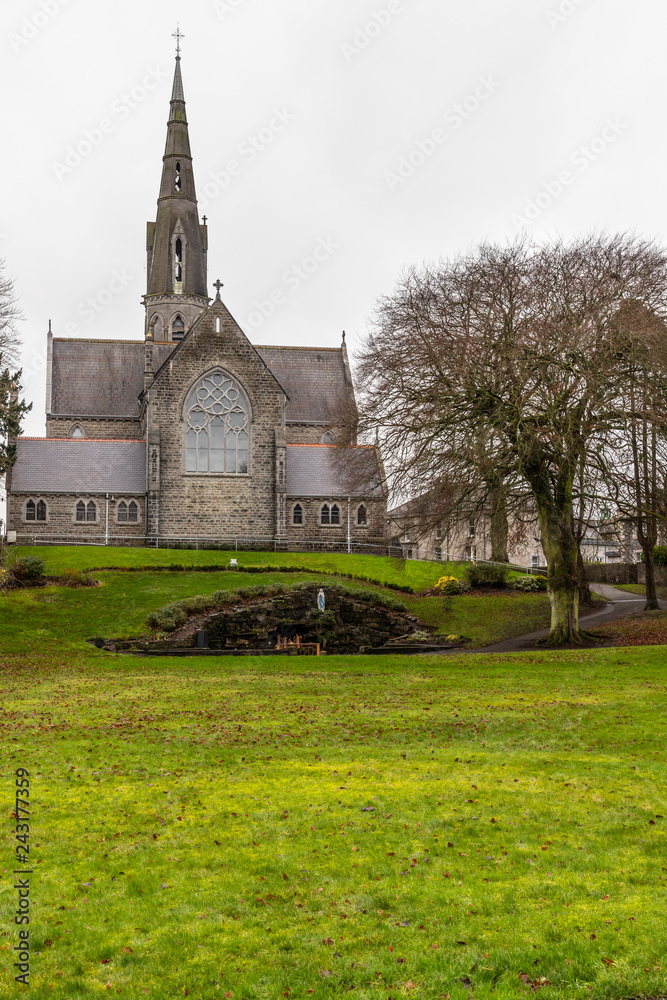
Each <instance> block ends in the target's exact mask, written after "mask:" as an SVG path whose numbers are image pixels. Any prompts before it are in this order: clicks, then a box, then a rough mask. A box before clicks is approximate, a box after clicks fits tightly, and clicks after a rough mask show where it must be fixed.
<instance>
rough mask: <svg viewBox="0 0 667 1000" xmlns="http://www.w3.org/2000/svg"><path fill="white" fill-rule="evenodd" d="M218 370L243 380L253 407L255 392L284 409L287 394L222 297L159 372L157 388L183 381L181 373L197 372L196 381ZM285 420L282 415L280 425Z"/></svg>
mask: <svg viewBox="0 0 667 1000" xmlns="http://www.w3.org/2000/svg"><path fill="white" fill-rule="evenodd" d="M216 367H220V368H222V369H224V370H226V371H228V373H229V374H230V375H232V376H234V377H235V378H237V379H238V380H239V382H240V383H241V384H242V385H243V386H244V388H245V390H246V391H247V392H248V394H249V396H250V402H251V404H252V405H253V406H254V405H255V401H254V399H253V397H254V395H255V393H259V396H260V397H261V398H262V400H263V402H264V404H266V402H267V401H268V396H273V397H275V398H276V400H278V399H279V400H280V405H281V407H282V406H284V402H285V400H286V398H287V393H286V392H285V390H284V389H283V387H282V386H281V384H280V383H279V382H278V380H277V378H276V376H275V375H274V374H273V372H272V371H271V369H270V368H269V367H268V365H267V364H266V362H265V361H264V359H263V358H262V357H261V355H260V354H259V353H258V351H257V350H256V349H255V348H254V347H253V345H252V344H251V343H250V341H249V340H248V338H247V337H246V335H245V334H244V333H243V331H242V330H241V327H240V326H239V325H238V323H237V322H236V320H235V319H234V317H233V316H232V314H231V313H230V312H229V310H228V309H227V308H226V306H225V305H224V303H223V302H222V301H221V300H220V299H219V298H218V299H216V300H215V302H214V303H213V304H212V305H211V306H210V307H209V308H208V309H207V310H206V312H204V313H203V314H202V315H201V316H200V317H199V319H198V320H197V321H196V323H195V324H194V325H193V327H192V329H191V330H190V331H189V332H188V334H187V335H186V336H185V338H184V339H183V340H182V341H181V343H180V344H179V345H178V346H177V347H176V349H175V350H174V351H173V352H172V353H171V354H170V356H169V357H168V358H167V359H166V360H165V361H164V362H163V364H162V366H161V368H159V369H158V370H157V371H156V373H155V376H154V380H153V385H154V386H155V387H159V386H160V384H161V383H162V381H163V380H164V378H165V377H168V379H169V381H170V383H172V384H173V380H174V379H176V380H177V382H180V381H181V378H180V374H179V373H182V375H183V376H185V377H187V373H193V378H194V377H196V376H197V375H203V374H205V373H206V372H207V370H209V369H210V370H212V369H214V368H216ZM165 373H168V375H166V374H165ZM246 381H247V383H248V384H247V385H246V384H245V383H246ZM267 394H268V396H267ZM258 399H259V397H258ZM283 420H284V416H283V413H282V412H281V414H280V416H279V423H282V422H283Z"/></svg>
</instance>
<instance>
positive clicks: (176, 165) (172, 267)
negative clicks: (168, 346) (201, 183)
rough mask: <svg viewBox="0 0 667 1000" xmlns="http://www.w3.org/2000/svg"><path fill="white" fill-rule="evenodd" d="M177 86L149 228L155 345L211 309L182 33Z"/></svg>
mask: <svg viewBox="0 0 667 1000" xmlns="http://www.w3.org/2000/svg"><path fill="white" fill-rule="evenodd" d="M176 37H177V39H178V48H177V54H176V69H175V72H174V86H173V89H172V95H171V105H170V114H169V122H168V124H167V144H166V148H165V153H164V157H163V166H162V183H161V186H160V197H159V198H158V210H157V219H156V221H155V222H149V223H148V233H147V241H146V247H147V251H148V285H147V290H146V297H145V300H144V301H145V305H146V330H148V329H149V327H150V325H151V323H152V324H153V327H154V335H155V340H157V341H168V340H182V339H183V336H184V335H185V333H186V332H187V331H188V329H189V328H190V327H191V326H192V324H193V323H194V321H195V320H196V319H197V317H198V316H199V315H200V314H201V312H202V311H203V310H204V309H205V308H206V307H207V306H208V304H209V301H210V300H209V297H208V289H207V266H206V254H207V249H208V236H207V230H206V226H205V225H202V224H200V222H199V213H198V210H197V194H196V190H195V178H194V171H193V169H192V153H191V151H190V136H189V132H188V120H187V115H186V109H185V94H184V90H183V77H182V75H181V56H180V39H181V38H182V37H183V36H182V35H181V34H180V29H179V31H178V32H177V36H176Z"/></svg>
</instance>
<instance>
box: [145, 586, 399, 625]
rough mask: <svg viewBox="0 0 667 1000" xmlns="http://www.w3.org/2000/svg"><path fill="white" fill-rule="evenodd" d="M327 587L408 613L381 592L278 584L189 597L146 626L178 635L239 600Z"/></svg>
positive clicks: (151, 617)
mask: <svg viewBox="0 0 667 1000" xmlns="http://www.w3.org/2000/svg"><path fill="white" fill-rule="evenodd" d="M313 586H315V587H326V589H327V590H328V591H329V592H330V593H331V592H332V591H333V592H334V593H337V594H346V595H347V596H348V597H352V598H356V599H357V600H360V601H368V602H372V603H374V604H381V605H382V606H383V607H386V608H390V609H391V610H393V611H407V610H408V609H407V608H406V606H405V605H404V604H403V603H402V602H401V601H397V600H396V598H395V597H393V596H392V595H391V594H383V593H381V592H380V591H377V590H370V589H368V590H364V589H359V590H357V589H354V588H352V587H343V586H341V585H340V584H333V585H331V584H329V583H326V582H321V583H318V582H317V581H309V582H307V583H293V584H292V585H291V586H289V587H286V586H285V585H284V584H280V583H276V584H273V585H272V586H269V587H263V586H259V587H240V588H239V589H238V590H231V591H229V590H216V591H215V593H213V594H211V596H210V597H202V596H199V597H189V598H186V599H185V600H183V601H175V602H174V603H173V604H168V605H166V607H164V608H160V609H159V610H158V611H153V612H152V613H151V614H150V615H149V616H148V617H147V619H146V624H147V625H148V627H149V628H150V629H152V630H153V631H155V632H175V631H176V629H178V628H180V627H181V625H185V623H186V621H187V620H188V617H189V616H190V615H194V614H200V613H201V612H203V611H204V612H205V611H217V610H218V609H221V608H224V607H226V606H228V605H230V604H235V603H236V602H237V601H238V600H239V599H240V600H244V601H248V600H257V599H259V598H262V597H267V598H269V597H279V596H280V595H281V594H288V593H293V592H295V591H299V590H305V589H306V588H308V587H313Z"/></svg>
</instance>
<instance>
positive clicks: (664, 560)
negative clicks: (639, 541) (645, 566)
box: [642, 545, 667, 566]
mask: <svg viewBox="0 0 667 1000" xmlns="http://www.w3.org/2000/svg"><path fill="white" fill-rule="evenodd" d="M642 562H644V554H643V553H642ZM653 562H654V563H655V565H656V566H667V545H656V547H655V548H654V550H653Z"/></svg>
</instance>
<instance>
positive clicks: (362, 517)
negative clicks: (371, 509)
mask: <svg viewBox="0 0 667 1000" xmlns="http://www.w3.org/2000/svg"><path fill="white" fill-rule="evenodd" d="M367 522H368V514H367V511H366V505H365V504H363V503H362V505H361V506H360V507H359V509H358V510H357V524H358V525H359V526H360V527H363V526H365V525H366V524H367Z"/></svg>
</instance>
